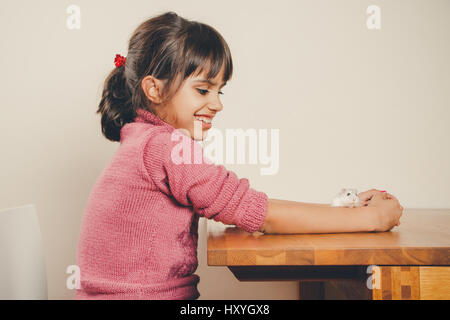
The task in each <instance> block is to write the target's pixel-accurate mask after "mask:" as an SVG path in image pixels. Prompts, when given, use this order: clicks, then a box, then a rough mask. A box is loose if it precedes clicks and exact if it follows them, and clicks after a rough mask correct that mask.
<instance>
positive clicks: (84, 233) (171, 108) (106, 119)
mask: <svg viewBox="0 0 450 320" xmlns="http://www.w3.org/2000/svg"><path fill="white" fill-rule="evenodd" d="M115 62H116V68H115V69H114V70H113V71H112V72H111V74H110V75H109V76H108V77H107V79H106V81H105V84H104V90H103V95H102V99H101V101H100V104H99V108H98V111H97V112H98V113H100V114H101V126H102V132H103V134H104V135H105V137H106V138H107V139H109V140H112V141H118V142H120V146H119V148H118V149H117V151H116V153H115V155H114V157H113V159H112V160H111V162H110V163H109V164H108V166H107V167H106V168H105V169H104V170H103V171H102V173H101V175H100V177H99V178H98V180H97V181H96V183H95V185H94V186H93V188H92V190H91V194H90V196H89V199H88V202H87V205H86V210H85V213H84V216H83V221H82V227H81V233H80V239H79V243H78V252H77V260H78V261H77V262H78V266H79V267H80V273H81V287H80V288H79V289H78V290H77V293H76V295H75V299H197V298H198V297H199V295H200V294H199V292H198V290H197V283H198V281H199V277H198V275H196V274H194V272H195V270H196V269H197V265H198V261H197V239H198V234H197V226H198V220H199V217H206V218H208V219H214V220H216V221H221V222H223V223H225V224H234V225H236V226H237V227H239V228H241V229H243V230H245V231H247V232H254V231H261V232H264V233H329V232H357V231H386V230H390V229H391V228H393V227H394V226H395V225H396V224H398V222H399V218H400V216H401V213H402V210H403V208H402V207H401V206H400V204H399V202H398V200H397V199H396V198H395V197H393V196H392V195H389V194H386V193H382V192H380V191H377V190H373V189H372V190H369V191H366V192H363V193H360V194H359V196H360V198H361V200H362V201H363V203H364V206H363V207H359V208H343V207H330V206H329V205H326V204H309V203H301V202H294V201H284V200H276V199H268V197H267V195H266V194H265V193H264V192H259V191H256V190H254V189H252V188H250V186H249V181H248V180H247V179H245V178H242V179H239V178H238V177H237V176H236V174H235V173H233V172H232V171H228V170H226V169H225V167H224V166H222V165H215V164H213V163H211V162H210V161H208V159H206V158H205V157H203V151H202V150H201V149H199V148H200V147H199V146H200V145H199V144H198V143H197V142H196V141H195V140H200V139H202V138H203V134H204V133H205V132H206V131H207V130H208V129H209V128H210V127H211V123H210V122H211V120H213V118H214V117H215V116H216V115H217V113H218V112H219V111H221V110H222V109H223V106H222V103H221V101H220V96H219V95H220V94H222V92H221V91H220V90H221V88H222V87H223V86H224V85H225V84H226V83H227V81H228V80H229V79H230V78H231V76H232V71H233V64H232V59H231V54H230V50H229V48H228V45H227V43H226V42H225V40H224V39H223V38H222V36H221V35H220V34H219V33H218V32H217V31H216V30H215V29H213V28H212V27H210V26H208V25H205V24H202V23H198V22H194V21H188V20H186V19H184V18H182V17H180V16H178V15H177V14H176V13H174V12H167V13H165V14H162V15H160V16H156V17H153V18H152V19H149V20H148V21H145V22H143V23H142V24H141V25H140V26H139V27H138V28H137V29H136V30H135V32H134V33H133V35H132V36H131V39H130V42H129V47H128V55H127V57H126V58H124V57H121V56H119V55H117V56H116V60H115ZM197 129H200V130H197ZM198 131H200V134H199V132H198ZM186 137H187V139H186ZM179 138H181V139H182V140H183V151H185V150H189V151H193V152H194V153H195V152H197V154H198V152H200V155H201V157H202V159H203V160H205V161H202V162H201V163H192V162H190V163H180V162H179V161H177V158H176V154H177V153H176V152H174V151H176V149H177V147H178V146H177V145H178V144H179V142H178V141H179ZM184 147H186V148H190V149H184Z"/></svg>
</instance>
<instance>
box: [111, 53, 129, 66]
mask: <svg viewBox="0 0 450 320" xmlns="http://www.w3.org/2000/svg"><path fill="white" fill-rule="evenodd" d="M126 61H127V58H125V57H123V56H121V55H120V54H116V58H115V59H114V64H115V65H116V67H117V68H118V67H121V66H125V62H126Z"/></svg>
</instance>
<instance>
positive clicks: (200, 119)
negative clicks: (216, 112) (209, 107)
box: [194, 115, 212, 124]
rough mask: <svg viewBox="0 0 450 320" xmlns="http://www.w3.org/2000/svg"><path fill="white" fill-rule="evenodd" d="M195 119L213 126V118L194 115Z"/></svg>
mask: <svg viewBox="0 0 450 320" xmlns="http://www.w3.org/2000/svg"><path fill="white" fill-rule="evenodd" d="M194 118H195V119H196V120H198V121H202V122H203V123H206V124H211V122H212V118H208V117H203V116H195V115H194Z"/></svg>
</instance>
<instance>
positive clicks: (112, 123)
mask: <svg viewBox="0 0 450 320" xmlns="http://www.w3.org/2000/svg"><path fill="white" fill-rule="evenodd" d="M223 65H224V67H225V72H224V79H223V82H227V81H228V80H229V79H230V78H231V76H232V73H233V62H232V59H231V53H230V49H229V47H228V45H227V43H226V42H225V40H224V39H223V37H222V36H221V35H220V34H219V33H218V32H217V31H216V30H215V29H214V28H212V27H211V26H208V25H206V24H203V23H199V22H196V21H189V20H187V19H185V18H182V17H180V16H178V15H177V14H176V13H175V12H172V11H170V12H166V13H164V14H161V15H159V16H156V17H153V18H151V19H149V20H147V21H144V22H143V23H141V24H140V25H139V26H138V27H137V29H136V30H135V31H134V32H133V34H132V36H131V38H130V41H129V46H128V54H127V56H126V63H125V65H124V66H121V67H115V68H114V70H113V71H111V73H110V74H109V75H108V77H107V78H106V80H105V83H104V88H103V94H102V99H101V101H100V103H99V106H98V110H97V113H100V114H101V125H102V132H103V134H104V136H105V137H106V138H107V139H109V140H111V141H120V130H121V129H122V127H123V126H124V125H125V124H126V123H129V122H133V121H134V119H135V117H136V110H137V109H138V108H143V109H146V110H148V111H150V112H154V110H153V108H152V101H151V100H149V99H148V98H147V96H146V95H145V93H144V91H143V89H142V86H141V83H142V80H143V79H144V78H145V77H146V76H148V75H151V76H153V77H155V78H157V79H160V80H166V82H165V84H164V88H163V93H162V95H163V97H164V98H165V99H163V101H167V100H169V99H170V98H171V97H172V96H173V95H174V94H175V93H176V92H177V91H178V89H179V88H180V87H181V85H182V83H183V81H184V80H185V79H186V78H188V77H189V76H190V75H191V74H192V73H193V72H194V71H196V70H197V74H200V73H202V72H203V71H204V70H205V69H206V68H208V69H209V71H208V74H207V77H208V79H212V78H214V77H216V75H217V74H218V73H219V72H220V70H221V68H222V66H223Z"/></svg>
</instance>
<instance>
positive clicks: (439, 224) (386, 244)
mask: <svg viewBox="0 0 450 320" xmlns="http://www.w3.org/2000/svg"><path fill="white" fill-rule="evenodd" d="M449 261H450V209H405V211H404V213H403V216H402V218H401V224H400V226H399V227H395V228H394V229H393V230H391V231H389V232H373V233H371V232H369V233H336V234H276V235H275V234H272V235H270V234H262V233H260V232H255V233H253V234H251V233H248V232H245V231H243V230H241V229H239V228H237V227H235V226H229V225H224V224H221V223H217V222H214V221H213V222H212V223H211V222H210V221H208V265H209V266H227V267H228V268H229V269H230V270H231V272H232V273H233V274H234V275H235V277H236V278H237V279H238V280H240V281H280V280H286V281H293V280H295V281H298V282H299V298H300V299H374V300H397V299H414V300H419V299H420V300H426V299H450V266H449V265H450V263H449Z"/></svg>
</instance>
